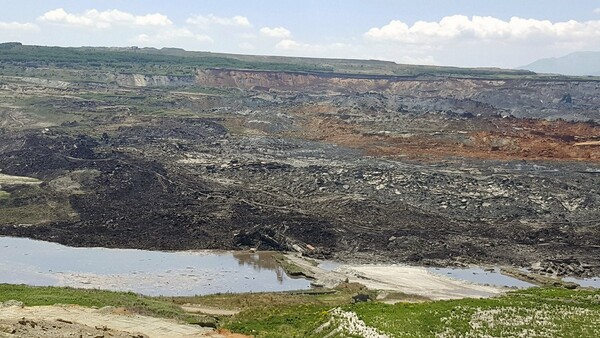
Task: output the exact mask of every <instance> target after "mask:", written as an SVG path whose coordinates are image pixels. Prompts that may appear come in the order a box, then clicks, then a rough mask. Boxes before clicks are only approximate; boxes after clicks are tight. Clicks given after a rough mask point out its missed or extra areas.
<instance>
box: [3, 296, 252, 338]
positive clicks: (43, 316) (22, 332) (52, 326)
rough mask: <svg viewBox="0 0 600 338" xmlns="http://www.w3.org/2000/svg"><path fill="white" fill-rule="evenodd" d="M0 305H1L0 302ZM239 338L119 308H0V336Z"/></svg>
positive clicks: (70, 306)
mask: <svg viewBox="0 0 600 338" xmlns="http://www.w3.org/2000/svg"><path fill="white" fill-rule="evenodd" d="M0 305H1V303H0ZM84 336H85V337H96V338H100V337H116V338H152V337H157V338H159V337H160V338H185V337H211V338H243V337H247V336H245V335H241V334H232V333H228V332H225V331H220V332H218V331H217V330H214V329H211V328H205V327H201V326H197V325H189V324H181V323H178V322H176V321H174V320H169V319H163V318H155V317H148V316H141V315H139V314H135V313H131V312H130V311H128V310H126V309H123V308H114V307H105V308H101V309H93V308H87V307H81V306H76V305H55V306H30V307H24V306H22V304H21V305H14V306H5V307H1V311H0V337H3V338H4V337H12V338H17V337H27V338H33V337H36V338H37V337H40V338H41V337H50V338H53V337H56V338H64V337H84Z"/></svg>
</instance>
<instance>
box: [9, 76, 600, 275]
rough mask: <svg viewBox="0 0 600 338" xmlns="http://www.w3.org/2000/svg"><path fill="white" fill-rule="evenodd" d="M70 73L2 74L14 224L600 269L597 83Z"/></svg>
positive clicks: (89, 240)
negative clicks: (62, 75)
mask: <svg viewBox="0 0 600 338" xmlns="http://www.w3.org/2000/svg"><path fill="white" fill-rule="evenodd" d="M57 67H58V66H57ZM67 68H68V67H67ZM67 68H65V69H64V71H65V72H66V74H68V78H66V79H65V78H63V79H61V80H57V79H53V77H52V76H46V75H44V73H43V72H44V70H40V69H39V68H36V67H30V68H27V67H24V68H23V69H22V72H23V73H24V74H21V75H18V76H17V75H6V74H5V73H6V72H4V73H2V74H5V75H2V76H1V77H0V170H1V173H2V175H3V176H2V177H1V178H0V186H1V188H0V211H1V213H0V214H1V215H2V216H0V234H1V235H10V236H26V237H31V238H37V239H43V240H49V241H56V242H60V243H63V244H68V245H74V246H106V247H129V248H144V249H173V250H175V249H207V248H215V249H216V248H218V249H245V248H250V247H255V248H256V247H257V248H259V249H276V250H295V251H303V252H305V253H306V254H307V255H309V256H315V257H320V258H322V257H328V258H336V259H341V260H346V261H354V262H361V261H362V262H365V261H369V262H384V261H385V262H408V263H415V264H433V265H464V264H509V265H516V266H524V267H530V266H532V265H533V266H535V267H536V268H537V269H540V270H542V271H545V272H549V273H556V274H562V275H577V276H586V275H597V274H598V273H600V242H599V240H598V238H600V237H599V235H600V195H599V190H598V189H599V188H598V187H599V186H600V184H599V183H600V165H599V164H600V146H598V141H600V125H599V124H598V122H599V121H600V95H599V94H600V81H598V80H597V79H570V78H549V79H545V78H536V77H525V76H523V77H519V76H512V77H508V78H498V79H494V78H477V77H460V76H416V77H399V76H367V75H360V74H358V75H351V76H350V75H341V74H333V73H303V72H285V71H250V70H227V69H198V70H196V71H195V75H193V76H180V77H178V76H174V75H173V76H152V75H139V74H125V73H123V72H109V71H104V73H101V74H102V76H99V75H98V74H99V72H101V71H100V70H94V72H93V73H89V74H88V73H87V72H91V71H89V69H88V70H77V69H75V70H73V69H67ZM58 69H59V70H60V69H62V68H60V67H58ZM90 74H91V75H90ZM25 75H27V76H25ZM55 77H56V76H54V78H55ZM96 78H102V79H104V80H106V79H108V80H106V81H98V82H95V79H96ZM69 79H71V80H69ZM15 176H18V177H15Z"/></svg>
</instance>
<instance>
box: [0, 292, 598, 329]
mask: <svg viewBox="0 0 600 338" xmlns="http://www.w3.org/2000/svg"><path fill="white" fill-rule="evenodd" d="M354 292H356V289H355V288H347V289H342V290H338V291H337V292H336V293H325V294H293V293H276V294H275V293H273V294H269V293H257V294H241V295H236V294H221V295H211V296H203V297H178V298H164V297H159V298H154V297H145V296H139V295H136V294H133V293H124V292H109V291H98V290H80V289H71V288H54V287H28V286H21V285H6V284H0V301H6V300H10V299H15V300H20V301H22V302H23V303H25V304H26V305H51V304H56V303H68V304H79V305H83V306H96V307H101V306H107V305H112V306H120V307H125V308H128V309H130V310H132V311H136V312H138V313H142V314H146V315H153V316H161V317H169V318H177V319H182V320H188V321H190V320H189V316H188V315H187V314H186V313H185V312H183V311H182V310H181V308H179V306H178V304H185V303H196V304H199V305H203V306H211V307H220V308H225V309H240V310H242V312H241V313H240V314H238V315H236V316H233V317H223V318H220V319H219V324H220V326H222V327H224V328H227V329H230V330H232V331H234V332H239V333H245V334H249V335H253V336H255V337H323V336H325V335H327V334H329V333H332V332H333V331H335V329H336V328H337V327H339V326H340V325H341V324H340V320H339V318H338V319H336V318H335V316H334V311H332V309H334V308H340V309H341V310H343V311H346V312H352V313H356V314H357V315H358V318H359V319H360V320H362V321H364V323H365V324H366V325H367V326H370V327H372V328H375V329H377V331H379V332H380V333H382V334H387V335H388V336H390V337H599V336H600V291H598V290H594V291H590V290H566V289H553V288H534V289H529V290H522V291H515V292H511V293H508V294H507V295H505V296H502V297H497V298H492V299H462V300H452V301H427V302H418V303H397V304H394V305H388V304H383V303H378V302H368V303H358V304H351V303H350V297H351V295H352V294H353V293H354ZM328 322H329V323H330V325H329V326H327V327H326V328H325V329H321V331H318V328H319V327H320V326H322V325H323V324H325V323H328ZM349 336H350V337H353V336H356V335H352V334H350V332H348V331H346V332H338V333H337V334H335V333H334V334H333V335H331V336H330V337H349ZM359 336H360V335H359Z"/></svg>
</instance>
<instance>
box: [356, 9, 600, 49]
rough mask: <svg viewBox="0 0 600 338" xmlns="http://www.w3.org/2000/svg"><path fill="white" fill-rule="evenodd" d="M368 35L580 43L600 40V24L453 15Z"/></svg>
mask: <svg viewBox="0 0 600 338" xmlns="http://www.w3.org/2000/svg"><path fill="white" fill-rule="evenodd" d="M364 36H365V37H366V38H367V39H369V40H373V41H396V42H401V43H413V44H420V43H431V42H436V41H453V40H456V39H462V40H502V39H504V40H517V41H518V40H528V39H534V38H536V39H539V38H551V39H559V40H574V39H577V40H580V39H587V38H600V21H587V22H578V21H574V20H570V21H565V22H556V23H552V22H550V21H548V20H536V19H523V18H518V17H512V18H511V19H510V20H509V21H503V20H501V19H497V18H494V17H489V16H486V17H482V16H473V17H472V18H469V17H467V16H464V15H453V16H446V17H444V18H442V19H441V20H440V21H439V22H431V21H429V22H428V21H417V22H415V23H414V24H413V25H412V26H408V25H407V24H406V23H404V22H402V21H399V20H393V21H391V22H390V23H389V24H387V25H385V26H383V27H374V28H371V29H370V30H369V31H367V32H366V33H365V34H364Z"/></svg>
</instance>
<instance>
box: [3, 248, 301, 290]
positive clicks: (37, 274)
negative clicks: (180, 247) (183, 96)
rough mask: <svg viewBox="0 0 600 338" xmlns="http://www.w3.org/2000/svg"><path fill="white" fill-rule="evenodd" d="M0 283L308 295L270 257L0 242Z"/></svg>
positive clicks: (224, 252) (213, 252) (229, 253)
mask: <svg viewBox="0 0 600 338" xmlns="http://www.w3.org/2000/svg"><path fill="white" fill-rule="evenodd" d="M0 283H11V284H27V285H39V286H71V287H80V288H97V289H105V290H114V291H133V292H136V293H141V294H145V295H150V296H158V295H163V296H191V295H206V294H215V293H238V292H266V291H288V290H300V289H309V288H310V281H308V280H306V279H296V278H290V277H288V276H287V275H286V274H285V272H284V270H283V269H282V268H281V266H279V264H278V263H277V262H276V261H275V260H274V259H273V256H272V253H270V252H258V253H249V252H226V251H177V252H163V251H147V250H134V249H108V248H73V247H68V246H64V245H60V244H56V243H50V242H44V241H37V240H31V239H26V238H14V237H0Z"/></svg>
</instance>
